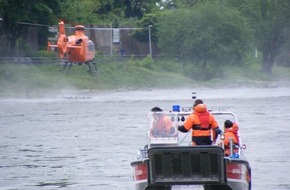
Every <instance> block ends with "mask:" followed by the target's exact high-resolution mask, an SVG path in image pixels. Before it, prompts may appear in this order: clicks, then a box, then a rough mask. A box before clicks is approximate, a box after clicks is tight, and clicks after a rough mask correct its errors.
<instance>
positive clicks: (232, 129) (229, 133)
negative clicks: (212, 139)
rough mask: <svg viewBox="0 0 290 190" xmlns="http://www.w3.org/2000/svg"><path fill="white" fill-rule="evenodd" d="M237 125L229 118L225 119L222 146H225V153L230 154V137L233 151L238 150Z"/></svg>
mask: <svg viewBox="0 0 290 190" xmlns="http://www.w3.org/2000/svg"><path fill="white" fill-rule="evenodd" d="M238 130H239V127H238V125H237V123H233V122H232V121H230V120H226V121H225V123H224V140H223V143H224V147H225V155H226V156H230V154H231V153H230V139H232V143H233V153H237V152H238V147H239V145H240V144H239V136H238Z"/></svg>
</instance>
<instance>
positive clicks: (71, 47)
mask: <svg viewBox="0 0 290 190" xmlns="http://www.w3.org/2000/svg"><path fill="white" fill-rule="evenodd" d="M74 28H75V34H74V35H70V36H67V35H66V31H65V24H64V21H60V22H59V23H58V40H57V43H56V44H52V43H51V42H48V44H47V50H48V51H50V50H51V49H52V48H57V50H58V57H59V58H60V59H61V60H62V64H63V68H62V69H61V71H65V70H67V71H69V70H70V69H71V67H72V65H73V64H78V65H82V64H86V65H87V66H88V68H89V72H96V71H97V67H96V63H95V62H94V59H95V54H96V50H95V45H94V43H93V41H92V40H90V39H89V38H88V36H86V35H85V33H84V30H85V27H84V26H83V25H76V26H75V27H74Z"/></svg>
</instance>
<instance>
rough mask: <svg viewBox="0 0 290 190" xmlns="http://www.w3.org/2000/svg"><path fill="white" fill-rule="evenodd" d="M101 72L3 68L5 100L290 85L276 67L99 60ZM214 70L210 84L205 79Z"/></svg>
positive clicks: (289, 75)
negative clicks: (65, 93) (203, 66)
mask: <svg viewBox="0 0 290 190" xmlns="http://www.w3.org/2000/svg"><path fill="white" fill-rule="evenodd" d="M97 67H98V71H97V72H96V73H89V72H88V68H87V66H86V65H73V67H72V68H71V70H70V71H60V69H61V64H58V63H52V64H19V63H13V64H11V63H2V64H0V87H1V88H0V96H1V97H36V96H37V97H39V96H40V97H41V96H50V95H53V96H56V95H58V94H61V93H62V92H63V91H69V90H73V91H74V90H76V91H82V90H85V91H102V90H112V91H116V90H137V89H139V90H140V89H143V90H148V89H154V88H158V89H160V88H197V87H210V88H225V87H240V86H245V87H255V88H261V87H271V88H274V87H278V86H283V85H287V83H288V85H289V81H290V69H289V68H285V67H281V66H274V69H273V74H272V75H268V74H265V73H263V72H261V69H260V67H259V65H256V66H255V67H253V66H251V68H250V67H249V66H244V67H236V66H227V67H223V68H221V69H220V70H219V71H216V70H213V71H206V72H204V71H203V70H201V69H200V68H190V71H192V70H194V69H195V70H194V71H193V72H192V73H190V74H189V67H188V66H187V65H185V66H183V65H182V64H180V63H179V62H178V61H176V60H165V59H162V60H161V59H160V60H154V59H151V58H149V57H147V58H145V59H143V60H136V59H134V58H130V59H124V58H117V59H116V58H108V57H103V58H101V57H100V58H99V61H98V63H97ZM210 72H212V73H213V75H214V77H211V78H212V79H210V80H205V79H204V78H205V77H206V76H207V75H208V74H209V73H210Z"/></svg>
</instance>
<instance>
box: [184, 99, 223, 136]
mask: <svg viewBox="0 0 290 190" xmlns="http://www.w3.org/2000/svg"><path fill="white" fill-rule="evenodd" d="M217 127H218V123H217V122H216V120H215V119H214V117H213V115H212V114H210V113H209V112H208V111H207V107H206V105H205V104H199V105H197V106H195V107H194V112H193V113H192V114H191V115H189V116H188V117H187V119H186V121H185V122H184V128H185V129H186V130H187V131H189V130H190V129H192V136H193V137H198V136H211V129H212V128H213V129H215V128H217Z"/></svg>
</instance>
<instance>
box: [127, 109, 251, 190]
mask: <svg viewBox="0 0 290 190" xmlns="http://www.w3.org/2000/svg"><path fill="white" fill-rule="evenodd" d="M176 108H177V109H176ZM211 113H212V114H213V115H214V116H215V118H216V119H217V121H218V122H219V123H220V124H221V123H222V122H223V121H225V120H226V119H232V121H235V122H236V123H238V121H237V116H236V115H235V114H234V113H232V112H214V111H211ZM154 114H155V113H153V112H150V113H149V114H148V135H147V136H148V144H147V145H145V146H144V148H141V149H139V150H138V153H137V160H136V161H133V162H132V163H131V166H132V167H133V180H134V187H135V190H174V189H175V188H177V189H179V188H182V187H180V186H186V187H187V189H188V187H189V188H191V186H193V188H195V187H196V186H198V187H202V188H203V189H204V190H251V167H250V164H249V162H248V161H247V159H246V157H245V156H244V149H245V148H246V146H245V145H243V144H242V142H241V137H239V139H240V142H239V144H240V146H238V147H235V148H237V150H238V151H233V150H234V147H233V146H234V145H233V143H230V155H229V156H225V153H224V145H223V141H222V138H223V135H220V137H221V138H219V140H218V141H219V142H217V143H216V144H217V145H203V146H192V145H190V142H191V134H189V133H191V132H189V133H187V134H184V133H180V132H178V125H182V123H183V122H184V121H185V119H186V117H187V116H188V115H190V114H191V108H180V107H179V106H176V105H175V106H173V110H172V111H169V112H160V114H163V115H164V116H166V117H168V118H170V120H171V121H172V127H174V129H175V132H174V133H173V134H172V133H171V134H163V135H161V136H156V135H152V132H150V131H151V130H152V123H153V122H154V119H155V118H154ZM220 126H221V125H220Z"/></svg>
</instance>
